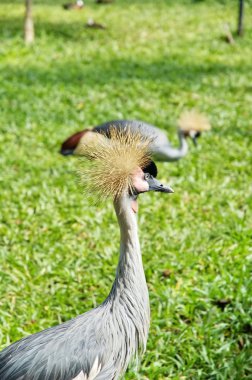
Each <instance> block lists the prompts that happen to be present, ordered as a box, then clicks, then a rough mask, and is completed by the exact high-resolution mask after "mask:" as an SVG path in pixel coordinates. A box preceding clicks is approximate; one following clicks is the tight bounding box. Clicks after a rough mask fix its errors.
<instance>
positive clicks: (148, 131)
mask: <svg viewBox="0 0 252 380" xmlns="http://www.w3.org/2000/svg"><path fill="white" fill-rule="evenodd" d="M111 126H113V127H114V128H117V129H118V130H120V131H126V132H127V129H128V128H130V129H131V131H132V132H140V133H141V134H142V135H143V136H145V137H148V138H151V139H152V142H151V145H150V149H151V153H152V155H153V158H154V159H155V160H157V161H167V162H172V161H177V160H179V159H180V158H182V157H184V156H185V155H186V154H187V152H188V144H187V138H191V139H192V140H193V142H194V144H195V145H196V144H197V139H198V138H199V137H200V135H201V133H202V132H203V131H207V130H209V129H210V128H211V126H210V124H209V121H208V120H207V118H206V117H205V116H204V115H201V114H199V113H197V112H195V111H190V112H185V113H184V114H182V115H181V117H180V119H179V121H178V139H179V147H178V148H174V147H173V146H172V145H171V144H170V142H169V141H168V139H167V136H166V133H165V132H164V131H163V130H161V129H159V128H157V127H155V126H153V125H151V124H147V123H145V122H143V121H137V120H114V121H110V122H106V123H104V124H101V125H98V126H96V127H93V128H90V129H84V130H82V131H80V132H77V133H75V134H73V135H72V136H70V137H69V138H67V139H66V140H65V141H64V142H63V144H62V146H61V150H60V153H61V154H63V155H64V156H67V155H72V154H74V155H81V154H82V153H81V151H82V144H83V143H85V141H86V139H88V140H90V138H91V136H92V135H93V134H95V133H102V134H105V135H106V136H107V137H108V138H109V137H110V132H109V131H110V127H111Z"/></svg>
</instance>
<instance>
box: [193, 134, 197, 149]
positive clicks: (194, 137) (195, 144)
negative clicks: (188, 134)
mask: <svg viewBox="0 0 252 380" xmlns="http://www.w3.org/2000/svg"><path fill="white" fill-rule="evenodd" d="M192 142H193V145H194V146H196V147H197V146H198V143H197V137H196V136H193V137H192Z"/></svg>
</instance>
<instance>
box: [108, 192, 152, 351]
mask: <svg viewBox="0 0 252 380" xmlns="http://www.w3.org/2000/svg"><path fill="white" fill-rule="evenodd" d="M114 207H115V211H116V215H117V219H118V223H119V226H120V232H121V242H120V257H119V263H118V266H117V271H116V278H115V281H114V284H113V286H112V289H111V292H110V294H109V297H108V301H109V303H110V307H111V309H112V310H113V308H115V310H117V309H118V308H122V309H124V313H126V314H127V316H128V317H129V318H130V319H131V322H132V326H135V327H134V328H135V330H136V336H137V337H138V338H137V340H138V343H137V346H138V348H140V347H141V348H142V349H145V346H146V342H147V336H148V331H149V323H150V307H149V294H148V288H147V284H146V279H145V274H144V269H143V264H142V255H141V251H140V244H139V239H138V231H137V218H136V214H135V213H134V212H133V210H132V208H131V199H130V197H129V195H128V194H124V195H122V196H121V197H120V198H118V199H117V200H115V201H114Z"/></svg>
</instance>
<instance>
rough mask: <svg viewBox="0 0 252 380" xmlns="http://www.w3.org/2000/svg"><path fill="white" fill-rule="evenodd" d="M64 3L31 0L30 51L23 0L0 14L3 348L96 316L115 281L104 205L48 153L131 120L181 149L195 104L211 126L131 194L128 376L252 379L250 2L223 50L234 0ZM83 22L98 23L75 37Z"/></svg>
mask: <svg viewBox="0 0 252 380" xmlns="http://www.w3.org/2000/svg"><path fill="white" fill-rule="evenodd" d="M62 2H63V1H43V2H42V1H41V2H39V1H37V3H35V5H34V17H35V23H36V34H37V39H36V44H35V45H34V46H33V47H31V48H28V47H25V46H24V45H23V41H22V32H21V29H22V23H23V20H22V16H23V4H22V2H21V4H20V2H19V1H13V2H11V3H12V4H10V2H7V1H6V2H4V1H2V2H1V5H0V20H1V24H2V26H3V27H2V31H1V46H0V54H1V57H0V60H1V62H0V68H1V74H0V83H1V86H0V96H1V102H0V107H1V114H0V128H1V135H0V149H1V152H0V166H1V170H0V183H1V192H0V199H1V219H0V234H1V241H0V325H1V329H0V330H1V332H0V346H1V348H3V347H5V346H6V345H8V344H10V343H11V342H13V341H15V340H17V339H20V338H22V337H24V336H26V335H29V334H31V333H35V332H37V331H40V330H41V329H44V328H47V327H49V326H52V325H55V324H57V323H59V322H62V321H65V320H68V319H70V318H72V317H74V316H76V315H77V314H80V313H82V312H85V311H86V310H88V309H90V308H92V307H94V306H96V305H97V304H99V303H100V302H101V301H102V300H103V299H104V298H105V297H106V295H107V294H108V292H109V290H110V287H111V284H112V281H113V278H114V274H115V268H116V264H117V259H118V247H119V232H118V226H117V223H116V219H115V215H114V212H113V208H112V205H111V204H106V205H103V206H99V205H98V206H92V205H90V204H88V202H87V200H86V199H85V198H84V197H83V193H82V190H81V188H80V187H79V186H78V184H77V181H76V178H75V177H76V176H75V173H74V171H75V169H76V159H74V158H63V157H61V156H60V155H59V154H58V150H59V147H60V143H61V142H62V141H63V140H64V139H65V138H66V137H67V136H68V135H69V134H71V133H73V132H75V131H76V130H79V129H81V128H83V127H87V126H90V125H95V124H98V123H101V122H104V121H107V120H111V119H115V118H128V119H142V120H145V121H147V122H149V123H153V124H155V125H157V126H159V127H161V128H164V129H166V130H167V134H168V136H169V138H170V140H171V141H172V142H173V143H174V144H177V137H176V127H175V126H176V119H177V117H178V116H179V114H180V112H181V111H182V110H184V109H188V108H192V107H195V108H197V109H199V110H201V111H203V112H205V113H206V114H207V115H208V116H209V118H210V120H211V122H212V126H213V129H212V131H211V132H210V133H207V134H205V135H204V136H203V137H202V139H201V141H200V146H199V147H198V149H194V148H193V146H190V152H189V154H188V156H187V157H186V158H185V159H183V160H181V161H180V162H177V163H174V164H159V165H158V166H159V171H160V178H162V179H163V180H167V181H168V182H169V183H170V184H171V185H172V187H173V188H174V189H175V194H174V195H172V196H169V197H166V196H162V195H159V194H146V195H143V196H141V199H140V212H139V226H140V237H141V245H142V252H143V260H144V267H145V273H146V277H147V281H148V286H149V291H150V301H151V312H152V321H151V329H150V335H149V340H148V347H147V352H146V354H145V356H144V357H143V359H142V362H141V366H140V369H139V373H138V375H136V374H135V370H134V368H133V369H132V370H130V371H129V372H128V373H127V375H126V378H127V379H136V378H137V379H145V380H146V379H150V380H156V379H157V380H161V379H174V380H176V379H177V380H178V379H180V380H182V379H211V380H223V379H227V380H230V379H231V380H236V379H239V380H240V379H252V280H251V278H252V248H251V247H252V244H251V243H252V232H251V227H252V216H251V208H252V185H251V183H252V175H251V173H252V169H251V168H252V165H251V164H252V158H251V152H252V132H251V130H252V129H251V128H252V51H251V40H252V27H251V25H252V16H251V10H252V7H251V2H247V4H246V6H247V7H246V19H245V21H246V33H245V36H244V38H243V39H237V41H236V44H235V45H232V46H231V45H228V44H226V43H225V42H224V41H223V40H222V38H221V36H222V34H223V24H224V23H226V22H228V23H230V25H231V26H232V27H234V28H235V25H236V17H237V2H236V1H229V2H228V1H222V2H217V1H200V2H199V1H198V2H196V1H194V2H193V1H189V0H188V1H176V2H175V1H168V0H166V1H165V0H155V1H147V0H146V1H143V0H141V1H140V0H135V1H131V2H129V1H126V0H116V1H115V3H114V4H113V5H111V6H104V7H103V6H98V5H95V4H94V1H91V0H89V1H88V0H87V6H86V8H85V9H84V10H83V11H81V12H66V11H63V9H61V3H62ZM90 17H92V18H94V19H95V20H96V21H97V22H102V23H104V24H106V25H107V26H108V29H107V30H106V31H99V30H98V31H97V30H87V29H85V27H84V24H85V22H86V21H87V19H88V18H90ZM166 270H169V271H170V272H171V274H170V275H168V276H166V277H165V276H164V275H163V273H164V271H166ZM222 299H226V300H229V303H228V304H227V305H226V307H225V308H224V309H223V310H222V308H221V307H220V306H219V301H220V300H222Z"/></svg>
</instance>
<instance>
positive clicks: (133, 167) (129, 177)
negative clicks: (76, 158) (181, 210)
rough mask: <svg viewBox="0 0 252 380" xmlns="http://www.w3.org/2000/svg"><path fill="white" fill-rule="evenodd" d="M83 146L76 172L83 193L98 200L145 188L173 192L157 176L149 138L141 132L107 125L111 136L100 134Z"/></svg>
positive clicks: (136, 191)
mask: <svg viewBox="0 0 252 380" xmlns="http://www.w3.org/2000/svg"><path fill="white" fill-rule="evenodd" d="M95 136H96V138H95V139H91V140H90V141H89V142H87V141H86V142H85V143H84V144H83V145H82V158H81V159H80V160H81V162H82V163H83V166H82V168H81V170H80V171H79V173H80V176H81V181H82V184H83V185H84V189H85V194H86V195H87V196H88V197H90V195H91V198H92V197H93V196H95V197H96V199H97V200H99V201H101V200H102V199H106V198H108V197H112V198H113V199H116V198H118V197H120V196H121V195H122V194H127V193H128V194H129V195H132V194H134V195H138V194H139V193H143V192H146V191H151V190H152V191H160V192H172V190H171V189H170V188H169V189H170V190H168V187H165V186H163V185H162V184H160V183H159V182H158V181H157V180H156V179H155V177H156V175H157V167H156V165H155V163H154V162H153V161H151V156H150V144H151V142H152V139H151V138H149V137H146V136H143V135H142V134H141V133H135V132H132V131H131V129H130V128H128V129H127V130H126V132H125V130H124V131H120V130H118V129H116V128H113V125H112V126H111V128H110V139H108V138H107V137H106V136H105V135H103V134H100V133H99V134H95Z"/></svg>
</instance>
